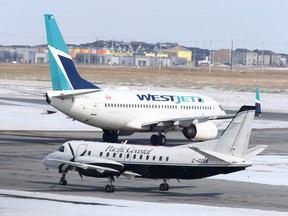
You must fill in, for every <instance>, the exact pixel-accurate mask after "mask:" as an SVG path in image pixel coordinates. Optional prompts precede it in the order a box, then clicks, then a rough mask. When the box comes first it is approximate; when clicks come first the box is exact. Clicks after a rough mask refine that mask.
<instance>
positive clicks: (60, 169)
mask: <svg viewBox="0 0 288 216" xmlns="http://www.w3.org/2000/svg"><path fill="white" fill-rule="evenodd" d="M68 146H69V149H70V151H71V154H72V158H71V159H70V161H71V162H75V158H76V156H75V153H74V150H73V148H72V146H71V144H70V142H68ZM86 152H87V150H86V149H85V150H84V151H83V152H82V153H81V154H80V156H84V155H85V154H86ZM64 165H65V164H61V165H60V166H59V167H58V169H59V173H62V172H64V173H67V172H68V170H71V169H72V167H73V166H71V165H68V166H67V167H66V169H65V170H62V168H63V166H64ZM76 171H77V172H78V174H79V176H80V177H81V178H83V176H82V174H81V173H80V171H79V169H78V168H76Z"/></svg>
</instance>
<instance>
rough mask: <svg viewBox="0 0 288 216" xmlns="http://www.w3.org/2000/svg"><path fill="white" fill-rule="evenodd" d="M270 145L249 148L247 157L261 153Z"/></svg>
mask: <svg viewBox="0 0 288 216" xmlns="http://www.w3.org/2000/svg"><path fill="white" fill-rule="evenodd" d="M267 147H268V145H256V146H253V147H251V148H249V149H248V150H247V154H246V158H248V159H249V158H252V157H254V156H256V155H258V154H260V153H261V152H262V151H264V150H265V149H266V148H267Z"/></svg>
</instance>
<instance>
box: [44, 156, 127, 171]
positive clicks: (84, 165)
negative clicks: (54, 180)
mask: <svg viewBox="0 0 288 216" xmlns="http://www.w3.org/2000/svg"><path fill="white" fill-rule="evenodd" d="M48 160H51V161H55V162H60V163H62V164H66V165H70V166H73V167H77V168H81V169H85V170H86V169H93V170H96V171H97V172H99V173H103V172H105V171H109V172H116V173H118V172H119V171H118V170H116V169H112V168H110V167H104V166H97V165H91V164H87V163H82V162H74V161H67V160H60V159H48ZM112 162H113V164H114V161H112ZM119 164H120V163H119ZM121 165H122V164H121ZM122 166H123V165H122Z"/></svg>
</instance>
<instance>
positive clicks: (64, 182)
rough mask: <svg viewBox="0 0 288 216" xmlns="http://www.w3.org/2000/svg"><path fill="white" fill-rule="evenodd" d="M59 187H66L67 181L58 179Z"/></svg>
mask: <svg viewBox="0 0 288 216" xmlns="http://www.w3.org/2000/svg"><path fill="white" fill-rule="evenodd" d="M59 185H67V180H65V179H60V181H59Z"/></svg>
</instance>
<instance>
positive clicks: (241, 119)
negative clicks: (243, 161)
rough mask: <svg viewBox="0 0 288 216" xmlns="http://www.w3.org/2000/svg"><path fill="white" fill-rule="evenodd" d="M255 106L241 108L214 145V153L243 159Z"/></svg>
mask: <svg viewBox="0 0 288 216" xmlns="http://www.w3.org/2000/svg"><path fill="white" fill-rule="evenodd" d="M254 115H255V106H242V107H241V109H240V110H239V111H238V113H237V114H236V116H235V117H234V118H233V119H232V121H231V123H230V124H229V125H228V127H227V128H226V130H225V132H224V133H223V134H222V136H221V137H220V138H219V140H218V142H217V144H216V149H215V151H216V152H219V153H223V154H227V155H232V156H236V157H241V158H245V156H246V154H247V149H248V143H249V139H250V135H251V130H252V123H253V119H254Z"/></svg>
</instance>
